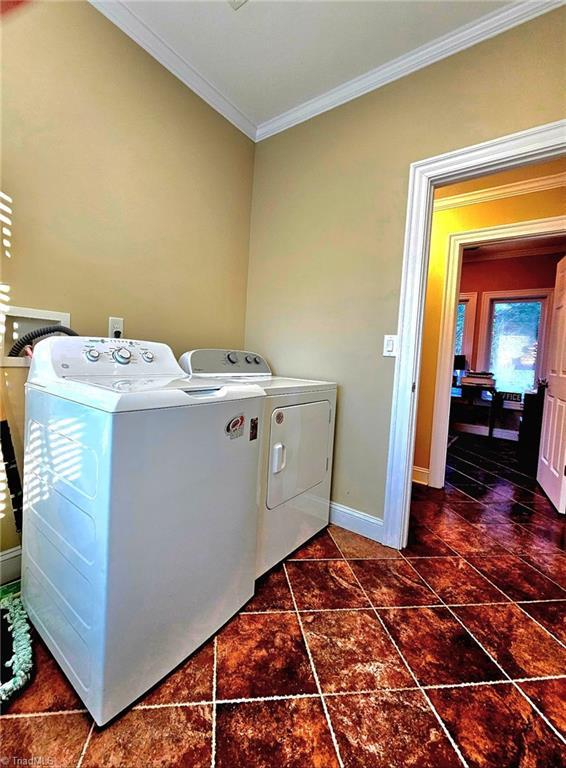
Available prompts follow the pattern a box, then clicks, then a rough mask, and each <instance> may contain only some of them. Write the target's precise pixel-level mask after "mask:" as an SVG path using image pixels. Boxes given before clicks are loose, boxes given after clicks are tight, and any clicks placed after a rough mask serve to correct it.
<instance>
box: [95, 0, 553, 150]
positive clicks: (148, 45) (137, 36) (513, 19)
mask: <svg viewBox="0 0 566 768" xmlns="http://www.w3.org/2000/svg"><path fill="white" fill-rule="evenodd" d="M88 1H89V3H90V4H91V5H92V6H93V7H94V8H96V10H98V11H99V12H100V13H102V14H103V15H104V16H106V18H107V19H109V20H110V21H111V22H112V23H113V24H115V25H116V26H117V27H119V29H121V30H122V31H123V32H124V33H125V34H126V35H128V37H131V38H132V40H134V41H135V42H136V43H137V44H138V45H140V46H141V47H142V48H143V49H144V50H145V51H147V52H148V53H149V54H150V55H151V56H153V57H154V58H155V59H157V61H159V63H160V64H162V65H163V66H164V67H165V68H166V69H168V70H169V71H170V72H171V73H172V74H174V75H175V77H177V78H178V79H179V80H181V82H182V83H184V84H185V85H186V86H187V87H189V88H190V89H191V90H192V91H194V92H195V93H196V94H197V95H198V96H200V97H201V99H203V100H204V101H206V103H207V104H209V105H210V106H211V107H212V108H213V109H215V110H216V111H217V112H219V113H220V114H221V115H222V116H223V117H225V118H226V119H227V120H228V121H229V122H231V123H232V125H235V126H236V128H238V129H239V130H240V131H242V133H245V135H246V136H248V137H249V138H250V139H252V140H253V141H256V142H257V141H262V140H263V139H266V138H268V137H269V136H273V135H275V134H276V133H280V132H281V131H284V130H286V129H287V128H291V127H292V126H294V125H297V124H298V123H303V122H305V121H306V120H310V118H312V117H316V115H320V114H322V113H323V112H328V110H330V109H334V107H338V106H340V105H341V104H345V103H346V102H348V101H352V99H356V98H358V96H363V95H364V94H366V93H369V92H370V91H374V90H376V89H377V88H381V87H382V86H384V85H387V84H388V83H392V82H393V81H395V80H399V78H401V77H405V75H410V74H411V73H412V72H416V71H417V70H419V69H423V68H424V67H428V66H429V65H430V64H434V63H435V62H436V61H440V60H441V59H445V58H447V57H448V56H452V55H453V54H454V53H458V52H459V51H463V50H464V49H466V48H470V47H471V46H473V45H476V44H477V43H481V42H482V41H483V40H487V39H489V38H490V37H494V36H495V35H499V34H500V33H501V32H505V31H507V30H508V29H512V28H513V27H516V26H518V25H519V24H523V23H524V22H526V21H530V20H531V19H534V18H536V17H537V16H541V15H542V14H544V13H548V12H549V11H552V10H554V9H556V8H559V7H560V6H562V5H563V4H564V0H523V1H522V2H515V3H513V4H511V5H509V6H506V7H504V8H502V9H501V10H498V11H493V12H492V13H490V14H487V15H486V16H483V17H482V18H481V19H478V20H477V21H474V22H471V23H470V24H466V25H464V26H463V27H459V28H458V29H456V30H454V31H453V32H450V33H448V34H446V35H443V36H442V37H438V38H437V39H436V40H433V41H432V42H430V43H427V44H426V45H423V46H421V47H420V48H416V49H415V50H414V51H410V52H409V53H407V54H405V55H403V56H400V57H398V58H397V59H394V60H393V61H390V62H388V63H386V64H383V65H382V66H381V67H377V69H373V70H371V71H370V72H366V74H364V75H361V76H360V77H356V78H354V79H353V80H349V81H348V82H346V83H343V84H342V85H339V86H338V87H337V88H333V89H331V90H330V91H327V92H326V93H323V94H321V95H320V96H316V97H315V98H313V99H310V100H309V101H305V102H304V103H303V104H299V105H298V106H296V107H293V108H292V109H290V110H288V111H287V112H283V113H282V114H280V115H277V116H276V117H273V118H272V119H270V120H267V121H265V122H263V123H260V124H259V125H255V124H254V123H253V121H252V120H250V118H249V117H248V116H247V115H246V114H244V113H243V112H242V111H241V110H240V109H239V108H238V107H237V106H236V105H235V104H234V103H232V102H231V101H230V99H228V98H227V97H226V96H224V94H222V93H221V92H220V91H219V90H218V88H216V86H214V85H213V84H212V83H211V82H210V81H209V80H207V79H206V78H205V77H204V76H203V75H201V73H200V72H199V71H198V70H197V69H196V68H195V67H194V66H193V65H192V64H191V63H190V62H189V61H187V60H186V59H185V58H184V57H183V56H181V55H180V54H179V53H177V51H175V50H174V49H173V48H172V47H171V46H170V45H169V44H168V43H166V42H165V40H163V38H161V37H160V36H159V35H158V34H156V33H155V32H154V31H153V30H152V29H150V27H148V26H147V25H146V24H145V23H144V22H143V21H142V20H141V19H140V18H139V17H138V16H137V15H136V14H135V13H133V12H132V11H131V10H130V8H129V7H128V6H126V5H125V3H124V2H123V1H122V0H88Z"/></svg>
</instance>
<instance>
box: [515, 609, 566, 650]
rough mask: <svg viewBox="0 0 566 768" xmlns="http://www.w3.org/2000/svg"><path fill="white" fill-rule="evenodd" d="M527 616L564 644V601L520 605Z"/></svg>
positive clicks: (565, 616) (565, 641)
mask: <svg viewBox="0 0 566 768" xmlns="http://www.w3.org/2000/svg"><path fill="white" fill-rule="evenodd" d="M520 605H521V608H522V609H523V610H524V611H526V612H527V613H528V614H529V616H532V617H533V619H536V621H538V622H539V624H542V626H543V627H546V629H548V631H549V632H552V634H553V635H554V637H557V638H558V639H559V640H560V641H561V642H563V643H566V600H556V601H553V602H549V603H520Z"/></svg>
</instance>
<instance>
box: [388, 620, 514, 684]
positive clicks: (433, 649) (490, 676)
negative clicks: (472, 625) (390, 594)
mask: <svg viewBox="0 0 566 768" xmlns="http://www.w3.org/2000/svg"><path fill="white" fill-rule="evenodd" d="M379 614H380V616H381V617H382V618H383V620H384V622H385V624H386V626H387V628H388V629H389V631H390V632H391V634H392V636H393V638H394V639H395V642H396V643H397V645H398V646H399V649H400V651H401V653H402V654H403V656H404V658H405V659H406V660H407V662H408V663H409V665H410V667H411V669H412V670H413V672H414V673H415V675H416V676H417V678H418V680H419V682H420V683H421V684H422V685H443V684H455V683H469V682H480V681H489V680H501V679H502V678H503V677H504V675H503V673H502V672H501V671H500V670H499V669H498V668H497V666H496V665H495V664H494V663H493V662H492V661H491V659H490V658H489V657H488V656H487V655H486V653H485V652H484V651H483V650H482V649H481V648H480V646H479V645H478V644H477V643H476V641H475V640H474V639H473V638H472V637H471V635H470V634H469V633H468V632H467V631H466V630H465V629H464V627H462V625H461V624H460V623H459V622H458V621H457V620H456V619H455V618H454V617H453V616H452V615H451V614H450V611H449V610H448V608H404V609H403V608H391V609H384V610H381V611H379Z"/></svg>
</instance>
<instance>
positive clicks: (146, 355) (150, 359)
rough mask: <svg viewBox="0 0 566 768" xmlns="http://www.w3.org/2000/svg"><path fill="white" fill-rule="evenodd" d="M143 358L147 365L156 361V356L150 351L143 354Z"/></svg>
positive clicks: (147, 350)
mask: <svg viewBox="0 0 566 768" xmlns="http://www.w3.org/2000/svg"><path fill="white" fill-rule="evenodd" d="M142 357H143V359H144V360H145V362H146V363H153V361H154V359H155V355H154V354H153V352H151V351H150V350H149V349H146V351H145V352H142Z"/></svg>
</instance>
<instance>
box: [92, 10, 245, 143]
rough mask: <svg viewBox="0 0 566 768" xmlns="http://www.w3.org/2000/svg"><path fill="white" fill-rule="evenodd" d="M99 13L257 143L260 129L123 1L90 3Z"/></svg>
mask: <svg viewBox="0 0 566 768" xmlns="http://www.w3.org/2000/svg"><path fill="white" fill-rule="evenodd" d="M89 3H90V4H91V5H92V6H94V8H96V10H97V11H100V13H102V14H103V16H106V18H107V19H109V20H110V21H111V22H112V23H113V24H115V25H116V26H117V27H119V28H120V29H121V30H122V32H125V34H126V35H128V37H131V38H132V40H134V42H136V43H137V44H138V45H139V46H141V47H142V48H143V49H144V50H145V51H147V52H148V53H149V54H151V56H153V58H154V59H157V61H158V62H159V63H160V64H162V65H163V66H164V67H165V69H168V70H169V72H171V73H172V74H174V75H175V77H177V78H178V79H179V80H180V81H181V82H182V83H184V84H185V85H186V86H188V87H189V88H190V89H191V91H194V92H195V93H196V94H197V96H200V97H201V99H203V101H206V103H207V104H208V105H209V106H211V107H212V108H213V109H215V110H216V111H217V112H219V113H220V114H221V115H222V116H223V117H225V118H226V120H228V121H229V122H230V123H232V125H235V126H236V128H238V129H239V130H240V131H242V133H245V134H246V136H248V138H250V139H252V141H255V138H256V126H255V125H254V123H252V121H251V120H250V119H249V118H248V117H247V115H245V114H244V113H243V112H242V111H241V110H240V109H238V107H237V106H236V105H235V104H233V103H232V102H231V101H230V100H229V99H227V98H226V96H224V95H223V94H222V93H220V91H219V90H218V88H216V87H215V86H214V85H213V84H212V83H211V82H210V81H209V80H207V79H206V78H205V77H203V75H201V74H200V72H198V70H197V69H195V67H193V65H192V64H191V63H190V62H188V61H187V60H186V59H185V58H183V57H182V56H181V55H180V54H179V53H177V51H175V50H174V49H173V48H172V47H171V46H170V45H169V44H168V43H166V42H165V40H163V39H162V38H161V37H160V36H159V35H158V34H156V33H155V32H154V31H153V30H152V29H150V28H149V27H148V26H147V25H146V24H145V23H144V22H143V21H142V20H141V19H140V18H139V17H138V16H136V14H135V13H133V12H132V11H131V10H130V9H129V8H128V7H127V6H126V5H125V4H124V3H123V2H122V1H121V0H89Z"/></svg>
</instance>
